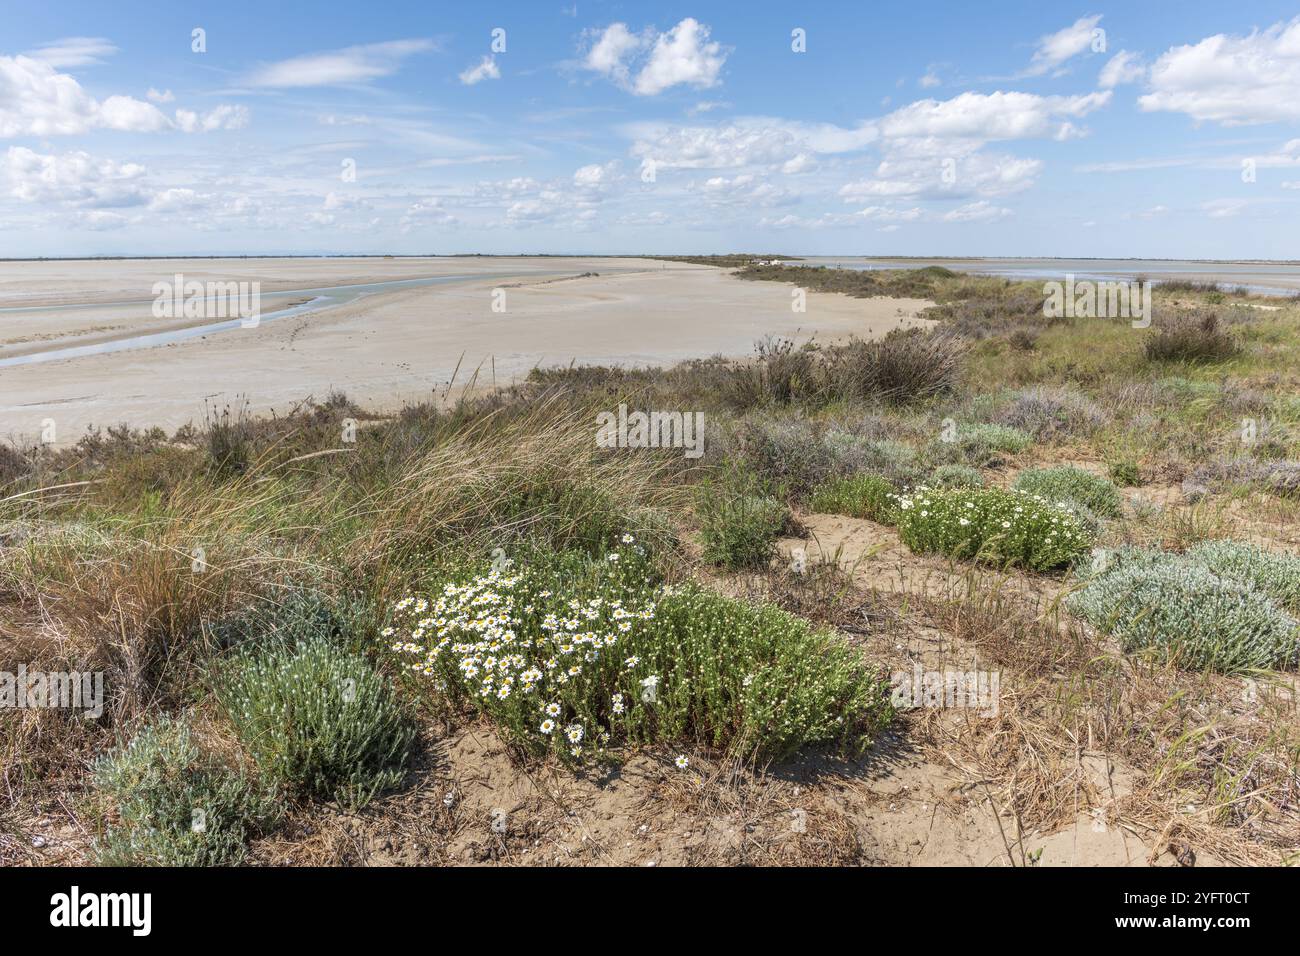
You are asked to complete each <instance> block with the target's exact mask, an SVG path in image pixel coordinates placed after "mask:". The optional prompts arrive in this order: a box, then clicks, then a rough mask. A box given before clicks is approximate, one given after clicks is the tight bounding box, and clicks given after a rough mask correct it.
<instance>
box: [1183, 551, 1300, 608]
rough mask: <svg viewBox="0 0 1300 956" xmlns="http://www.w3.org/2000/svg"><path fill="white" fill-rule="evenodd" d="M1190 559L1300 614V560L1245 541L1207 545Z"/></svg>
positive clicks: (1192, 553)
mask: <svg viewBox="0 0 1300 956" xmlns="http://www.w3.org/2000/svg"><path fill="white" fill-rule="evenodd" d="M1186 556H1187V558H1188V559H1189V560H1192V561H1195V562H1196V563H1197V564H1200V565H1202V566H1203V567H1205V568H1206V569H1207V570H1209V571H1212V572H1213V573H1215V574H1217V575H1218V576H1219V577H1222V578H1232V579H1233V580H1237V581H1247V582H1249V583H1250V584H1251V585H1252V586H1253V587H1254V588H1255V589H1256V590H1257V591H1260V592H1261V593H1263V594H1267V595H1268V596H1269V597H1270V598H1271V599H1272V600H1273V601H1274V602H1275V603H1277V604H1278V605H1279V606H1280V607H1283V608H1285V609H1286V610H1288V611H1291V612H1292V613H1295V612H1297V611H1300V556H1296V555H1294V554H1285V553H1282V552H1278V551H1269V550H1267V549H1265V548H1261V547H1259V546H1257V545H1253V544H1247V543H1245V542H1242V541H1203V542H1201V543H1200V544H1198V545H1196V546H1195V547H1193V548H1191V549H1189V550H1188V551H1187V555H1186Z"/></svg>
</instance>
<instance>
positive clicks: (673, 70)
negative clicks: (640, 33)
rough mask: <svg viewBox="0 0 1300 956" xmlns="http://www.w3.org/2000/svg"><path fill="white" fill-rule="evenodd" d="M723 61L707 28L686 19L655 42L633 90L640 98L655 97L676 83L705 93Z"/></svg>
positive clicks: (724, 57)
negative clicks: (648, 59)
mask: <svg viewBox="0 0 1300 956" xmlns="http://www.w3.org/2000/svg"><path fill="white" fill-rule="evenodd" d="M726 59H727V54H726V53H725V52H723V50H722V44H720V43H717V42H716V41H713V42H711V41H710V40H709V28H708V27H707V26H704V25H703V24H702V23H699V22H698V21H696V20H694V19H692V18H691V17H687V18H686V19H684V20H682V21H681V22H680V23H679V24H677V26H675V27H673V28H672V29H671V30H669V31H668V32H667V33H661V34H660V35H659V36H658V37H656V38H655V45H654V49H653V50H652V51H651V52H650V61H649V62H648V63H647V64H646V65H645V68H644V69H643V70H642V71H641V72H640V74H639V75H638V76H637V78H636V83H635V84H634V85H633V87H632V89H633V91H634V92H636V93H637V94H639V95H641V96H654V95H656V94H658V93H662V92H663V91H664V90H666V89H668V88H669V87H673V86H677V85H678V84H679V83H685V84H688V85H689V86H693V87H695V88H696V89H707V88H708V87H711V86H716V85H717V83H718V73H719V72H720V71H721V70H722V64H723V63H724V62H725V61H726Z"/></svg>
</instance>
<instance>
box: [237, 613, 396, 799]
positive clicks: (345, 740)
mask: <svg viewBox="0 0 1300 956" xmlns="http://www.w3.org/2000/svg"><path fill="white" fill-rule="evenodd" d="M217 695H218V697H219V698H220V700H221V703H222V705H223V706H224V707H225V709H226V713H227V714H228V716H229V718H230V721H231V723H232V724H233V725H234V727H235V731H236V732H237V733H238V735H239V738H240V740H242V741H243V743H244V746H245V747H247V748H248V751H249V753H251V754H252V755H253V759H254V760H255V761H256V762H257V765H258V767H259V768H261V770H262V772H263V773H264V774H265V775H266V776H267V777H268V778H269V779H271V780H274V781H276V782H279V783H283V784H284V785H285V786H286V787H287V788H289V789H291V790H294V791H296V792H298V793H302V794H306V795H312V796H319V797H326V798H331V799H336V800H338V801H339V802H340V803H343V804H345V805H347V806H351V807H360V806H363V805H365V804H366V803H368V802H369V801H370V800H371V799H372V798H373V797H374V796H375V795H376V794H378V793H379V792H381V791H383V790H385V789H388V788H391V787H393V786H396V785H397V784H398V783H399V782H401V780H402V777H403V776H404V769H403V768H404V766H405V763H406V760H407V757H408V755H409V752H410V748H411V743H412V740H413V739H414V735H415V733H414V729H413V728H412V726H411V724H410V722H409V721H408V719H407V717H406V715H405V714H404V713H403V710H402V708H401V706H400V705H399V703H398V701H397V699H396V698H395V696H394V695H393V691H392V688H391V687H390V686H389V683H388V681H387V679H385V678H384V677H383V676H382V675H380V674H379V673H378V672H377V671H376V670H375V668H374V667H373V665H371V663H370V662H369V661H368V660H366V658H364V657H362V656H361V655H359V654H355V653H352V652H350V651H347V650H344V649H342V648H340V647H339V646H338V645H337V644H336V643H334V642H332V641H330V640H328V639H325V638H322V637H319V636H313V637H309V638H306V639H305V640H303V641H301V642H300V643H298V644H296V645H294V644H288V643H277V644H275V645H273V646H271V647H268V648H260V649H256V648H255V649H251V650H248V651H244V652H242V653H240V654H239V655H238V656H237V657H236V658H235V659H234V660H233V661H232V662H231V664H230V666H229V667H228V668H227V669H226V671H225V672H224V673H222V674H221V675H219V677H218V680H217Z"/></svg>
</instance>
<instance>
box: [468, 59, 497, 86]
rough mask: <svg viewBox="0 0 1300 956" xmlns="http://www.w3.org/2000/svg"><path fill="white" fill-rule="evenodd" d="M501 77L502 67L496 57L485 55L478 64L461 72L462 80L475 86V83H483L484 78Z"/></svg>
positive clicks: (493, 78) (494, 78) (495, 78)
mask: <svg viewBox="0 0 1300 956" xmlns="http://www.w3.org/2000/svg"><path fill="white" fill-rule="evenodd" d="M499 79H501V68H500V67H499V66H497V61H496V57H494V56H484V57H483V59H482V60H480V61H479V63H478V65H476V66H471V67H470V68H469V69H467V70H465V71H464V72H463V73H461V74H460V81H461V82H462V83H464V84H465V85H466V86H473V85H474V84H475V83H481V82H483V81H484V80H499Z"/></svg>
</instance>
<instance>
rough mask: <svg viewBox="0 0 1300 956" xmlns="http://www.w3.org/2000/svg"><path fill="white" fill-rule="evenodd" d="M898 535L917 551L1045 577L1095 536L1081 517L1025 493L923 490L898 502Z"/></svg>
mask: <svg viewBox="0 0 1300 956" xmlns="http://www.w3.org/2000/svg"><path fill="white" fill-rule="evenodd" d="M898 514H899V518H898V533H899V536H900V537H901V538H902V539H903V543H904V544H906V545H907V546H908V547H909V548H911V549H912V550H913V551H916V552H919V553H925V552H938V553H940V554H946V555H949V556H950V557H954V558H974V559H977V560H980V561H988V562H992V563H995V564H1000V565H1006V564H1015V565H1021V566H1023V567H1026V568H1029V569H1031V570H1034V571H1045V570H1048V569H1050V568H1055V567H1059V566H1060V565H1063V564H1067V563H1069V562H1070V561H1073V560H1075V559H1076V558H1078V557H1079V556H1080V555H1081V554H1083V553H1084V552H1086V551H1087V550H1088V549H1089V547H1091V545H1092V539H1093V536H1092V534H1091V533H1090V531H1089V529H1088V528H1087V526H1086V525H1085V524H1084V523H1083V521H1081V520H1080V519H1079V517H1078V516H1077V515H1075V514H1073V513H1072V512H1070V511H1067V510H1065V509H1063V508H1058V507H1056V506H1055V505H1054V504H1052V503H1050V502H1048V501H1046V500H1045V499H1043V498H1039V497H1037V496H1035V495H1031V494H1028V493H1025V492H1020V491H1006V490H1004V489H1002V488H979V489H953V490H949V491H941V490H936V489H930V488H920V489H917V490H916V491H915V492H912V493H909V494H906V495H903V496H902V497H900V499H899V512H898Z"/></svg>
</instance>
